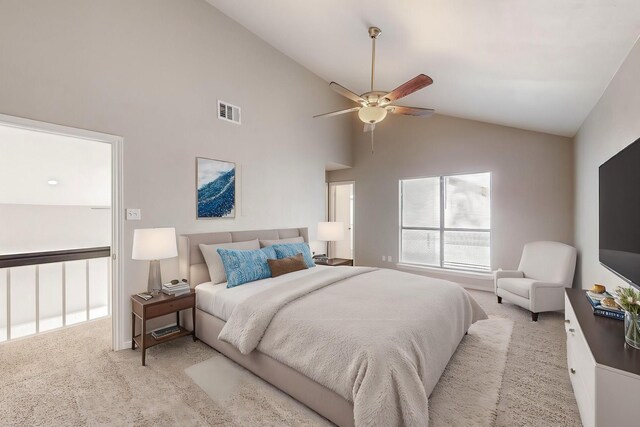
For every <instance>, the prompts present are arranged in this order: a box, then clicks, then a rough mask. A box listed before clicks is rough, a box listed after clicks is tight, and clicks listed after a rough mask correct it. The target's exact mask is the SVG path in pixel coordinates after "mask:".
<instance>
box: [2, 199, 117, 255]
mask: <svg viewBox="0 0 640 427" xmlns="http://www.w3.org/2000/svg"><path fill="white" fill-rule="evenodd" d="M0 224H2V233H0V255H2V254H13V253H22V252H42V251H55V250H62V249H77V248H91V247H98V246H111V209H103V208H100V209H96V208H92V207H90V206H51V205H11V204H0Z"/></svg>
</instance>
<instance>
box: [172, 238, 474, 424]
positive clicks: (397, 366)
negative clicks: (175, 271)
mask: <svg viewBox="0 0 640 427" xmlns="http://www.w3.org/2000/svg"><path fill="white" fill-rule="evenodd" d="M293 237H302V238H303V239H304V241H305V242H308V233H307V229H306V228H292V229H274V230H258V231H241V232H220V233H201V234H190V235H182V236H180V237H179V262H180V271H181V275H182V276H183V277H185V278H187V279H188V281H189V283H191V285H192V286H194V287H195V288H196V294H197V298H196V299H197V308H196V331H197V332H196V334H197V337H198V338H199V339H200V340H202V341H203V342H205V343H206V344H208V345H210V346H211V347H213V348H214V349H216V350H218V351H219V352H220V353H222V354H224V355H225V356H227V357H228V358H230V359H232V360H234V361H235V362H236V363H238V364H240V365H241V366H244V367H245V368H247V369H248V370H250V371H251V372H253V373H254V374H256V375H257V376H259V377H261V378H262V379H264V380H265V381H267V382H269V383H271V384H272V385H274V386H275V387H277V388H279V389H280V390H282V391H284V392H285V393H287V394H289V395H290V396H292V397H293V398H295V399H296V400H298V401H299V402H301V403H303V404H305V405H306V406H308V407H309V408H311V409H313V410H314V411H316V412H318V413H319V414H320V415H322V416H324V417H325V418H327V419H329V420H330V421H332V422H333V423H335V424H337V425H339V426H354V425H399V424H405V425H426V424H427V423H428V416H427V415H426V414H427V397H428V395H429V394H430V393H431V391H432V390H433V387H434V386H435V384H436V383H437V380H438V379H439V377H440V375H441V374H442V371H444V368H445V367H446V364H447V362H448V360H449V359H450V357H451V355H452V354H453V353H454V352H455V349H456V348H457V346H458V344H459V342H460V340H461V339H462V337H463V336H464V334H465V333H466V330H467V329H468V328H469V326H470V325H471V324H472V323H473V322H475V321H477V320H480V319H483V318H486V315H485V313H484V312H483V311H482V309H481V308H480V307H479V306H478V305H477V303H475V301H473V299H472V298H471V297H470V296H468V294H467V293H466V291H464V290H463V289H462V288H461V287H460V286H458V285H456V284H453V283H451V282H445V281H441V280H437V279H427V278H424V277H422V276H415V275H410V274H407V273H401V272H397V271H395V270H384V269H372V268H364V267H323V266H316V267H313V268H310V269H308V270H303V271H297V272H294V273H289V274H287V275H284V276H280V277H277V278H269V279H263V280H260V281H256V282H252V283H248V284H245V285H242V286H239V287H237V288H231V289H227V288H226V286H225V285H224V284H213V283H211V279H210V277H209V270H208V268H207V265H206V263H205V260H204V258H203V255H202V253H201V251H200V249H199V246H198V245H199V244H220V243H235V242H243V241H249V240H254V239H256V238H257V239H261V240H278V239H287V238H293ZM385 292H386V294H385ZM403 292H410V294H403ZM421 293H422V294H424V295H425V297H424V298H418V297H416V298H413V297H411V298H408V297H407V295H414V294H421ZM431 299H433V300H434V301H435V302H434V303H429V302H428V301H429V300H431ZM409 300H420V301H421V302H420V304H423V305H422V306H420V305H418V303H416V302H414V301H409ZM395 304H398V306H396V305H395ZM399 304H405V305H404V306H402V309H400V310H397V309H395V308H394V307H399ZM424 304H431V306H429V305H424ZM425 308H426V309H425ZM412 310H413V311H412ZM416 319H419V320H421V323H419V322H418V321H417V320H416ZM427 325H428V326H427ZM378 343H380V344H378ZM433 343H437V345H434V344H433Z"/></svg>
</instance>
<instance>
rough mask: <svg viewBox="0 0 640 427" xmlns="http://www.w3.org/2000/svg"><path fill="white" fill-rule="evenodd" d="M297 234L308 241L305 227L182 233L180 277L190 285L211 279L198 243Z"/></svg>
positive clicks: (229, 241) (226, 241)
mask: <svg viewBox="0 0 640 427" xmlns="http://www.w3.org/2000/svg"><path fill="white" fill-rule="evenodd" d="M299 236H302V238H304V241H305V242H307V243H308V242H309V232H308V229H307V228H284V229H278V230H251V231H223V232H218V233H197V234H183V235H181V236H179V237H178V257H179V263H180V277H182V278H185V279H187V280H188V281H189V283H190V284H191V287H194V286H197V285H199V284H200V283H204V282H209V281H210V280H211V279H210V278H209V269H208V268H207V264H206V263H205V262H204V257H203V256H202V252H200V247H199V246H198V245H200V244H205V245H213V244H217V243H233V242H244V241H247V240H255V239H262V240H277V239H287V238H290V237H299Z"/></svg>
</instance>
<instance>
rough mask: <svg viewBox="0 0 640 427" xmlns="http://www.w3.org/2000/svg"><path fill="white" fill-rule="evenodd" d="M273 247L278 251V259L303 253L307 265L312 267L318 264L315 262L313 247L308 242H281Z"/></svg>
mask: <svg viewBox="0 0 640 427" xmlns="http://www.w3.org/2000/svg"><path fill="white" fill-rule="evenodd" d="M271 247H272V248H273V249H274V250H275V251H276V255H277V256H278V259H282V258H289V257H291V256H296V255H298V254H302V256H304V262H305V263H306V264H307V267H309V268H311V267H315V266H316V263H315V262H313V257H312V256H311V249H310V248H309V244H308V243H281V244H277V245H273V246H271Z"/></svg>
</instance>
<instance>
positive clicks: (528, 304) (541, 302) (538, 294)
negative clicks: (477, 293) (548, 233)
mask: <svg viewBox="0 0 640 427" xmlns="http://www.w3.org/2000/svg"><path fill="white" fill-rule="evenodd" d="M575 268H576V249H575V248H574V247H572V246H569V245H565V244H564V243H560V242H531V243H527V244H526V245H525V246H524V249H523V251H522V258H521V259H520V265H519V266H518V270H516V271H513V270H498V271H496V272H495V273H494V290H495V294H496V296H497V297H498V304H501V303H502V298H506V299H507V300H508V301H509V302H512V303H514V304H516V305H519V306H520V307H523V308H526V309H527V310H529V311H531V320H533V321H534V322H537V321H538V313H540V312H543V311H558V310H562V309H563V308H564V302H563V293H564V288H570V287H571V285H572V284H573V274H574V272H575Z"/></svg>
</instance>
